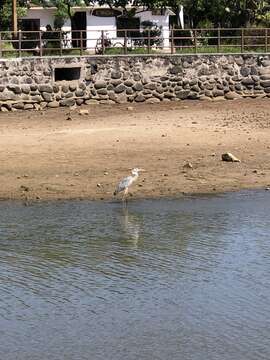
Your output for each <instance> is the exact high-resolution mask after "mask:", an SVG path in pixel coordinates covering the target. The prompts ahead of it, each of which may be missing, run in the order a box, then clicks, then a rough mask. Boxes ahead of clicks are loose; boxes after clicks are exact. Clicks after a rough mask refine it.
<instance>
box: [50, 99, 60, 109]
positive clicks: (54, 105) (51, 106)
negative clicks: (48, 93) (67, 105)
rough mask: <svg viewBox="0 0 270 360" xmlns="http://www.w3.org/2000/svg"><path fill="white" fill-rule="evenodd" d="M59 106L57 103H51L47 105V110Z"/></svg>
mask: <svg viewBox="0 0 270 360" xmlns="http://www.w3.org/2000/svg"><path fill="white" fill-rule="evenodd" d="M59 106H60V104H59V102H58V101H51V102H49V103H48V107H49V108H58V107H59Z"/></svg>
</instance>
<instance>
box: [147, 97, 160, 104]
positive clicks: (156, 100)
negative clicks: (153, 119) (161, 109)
mask: <svg viewBox="0 0 270 360" xmlns="http://www.w3.org/2000/svg"><path fill="white" fill-rule="evenodd" d="M145 102H146V104H156V103H159V102H160V99H158V98H149V99H147V100H146V101H145Z"/></svg>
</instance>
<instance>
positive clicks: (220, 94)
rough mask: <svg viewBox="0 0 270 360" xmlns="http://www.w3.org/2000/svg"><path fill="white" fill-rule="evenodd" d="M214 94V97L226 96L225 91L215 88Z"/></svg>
mask: <svg viewBox="0 0 270 360" xmlns="http://www.w3.org/2000/svg"><path fill="white" fill-rule="evenodd" d="M212 94H213V96H214V97H218V96H224V91H223V90H218V89H214V90H213V91H212Z"/></svg>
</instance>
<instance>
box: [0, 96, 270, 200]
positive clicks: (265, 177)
mask: <svg viewBox="0 0 270 360" xmlns="http://www.w3.org/2000/svg"><path fill="white" fill-rule="evenodd" d="M80 109H86V110H88V112H89V114H88V115H79V111H80ZM269 135H270V102H269V99H261V100H258V99H256V100H255V99H245V100H236V101H220V102H208V101H204V102H202V101H200V102H199V101H182V102H179V103H172V102H170V103H161V104H153V105H150V104H145V105H138V104H137V105H132V107H130V106H128V105H111V106H109V105H107V106H105V105H102V106H100V105H98V106H93V105H92V106H85V107H82V108H78V109H74V110H67V109H65V108H64V109H63V108H60V109H51V110H47V111H44V112H41V111H31V112H19V111H18V112H14V113H0V138H1V142H0V163H1V169H0V181H1V185H2V186H1V189H0V198H1V199H29V200H50V199H52V200H53V199H71V198H88V199H105V200H109V199H112V198H113V195H112V193H113V191H114V188H115V185H116V184H117V182H118V181H119V179H121V178H122V177H123V176H126V175H128V174H129V169H130V168H132V167H143V168H144V169H146V170H147V172H146V173H144V174H142V176H140V178H139V180H138V181H137V183H136V184H134V186H133V187H132V189H131V195H132V196H133V198H137V197H160V196H181V194H183V193H215V192H220V191H228V190H237V189H243V188H260V187H268V186H270V154H269V149H270V141H269V139H270V136H269ZM226 151H230V152H232V153H233V154H234V155H236V156H237V157H238V158H239V159H240V160H241V162H240V163H226V162H223V161H221V154H222V153H224V152H226ZM186 162H190V163H191V164H192V168H186V167H184V165H185V164H186Z"/></svg>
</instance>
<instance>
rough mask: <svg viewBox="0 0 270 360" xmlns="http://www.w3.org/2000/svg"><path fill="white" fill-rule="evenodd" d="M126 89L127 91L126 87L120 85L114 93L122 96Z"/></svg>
mask: <svg viewBox="0 0 270 360" xmlns="http://www.w3.org/2000/svg"><path fill="white" fill-rule="evenodd" d="M125 89H126V87H125V85H123V84H119V85H117V86H116V88H115V89H114V91H115V93H116V94H120V93H122V92H123V91H125Z"/></svg>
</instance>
